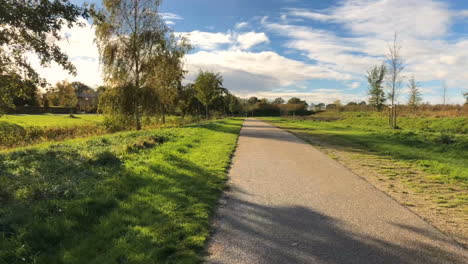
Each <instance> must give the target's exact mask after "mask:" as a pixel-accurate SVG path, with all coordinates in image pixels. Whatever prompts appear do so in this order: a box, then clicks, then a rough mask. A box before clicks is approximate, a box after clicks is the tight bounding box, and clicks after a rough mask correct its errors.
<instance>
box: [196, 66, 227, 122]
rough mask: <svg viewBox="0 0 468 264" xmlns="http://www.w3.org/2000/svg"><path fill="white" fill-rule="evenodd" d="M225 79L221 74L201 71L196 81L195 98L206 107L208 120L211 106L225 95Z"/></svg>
mask: <svg viewBox="0 0 468 264" xmlns="http://www.w3.org/2000/svg"><path fill="white" fill-rule="evenodd" d="M222 85H223V77H222V76H221V74H219V73H214V72H210V71H200V73H199V74H198V76H197V79H196V80H195V91H196V94H195V96H196V97H197V99H198V100H199V101H200V103H202V104H203V105H204V106H205V110H206V112H205V114H206V119H208V116H209V114H208V109H209V106H210V104H211V103H212V102H213V100H215V99H216V98H218V97H219V96H221V95H222V93H223V88H222Z"/></svg>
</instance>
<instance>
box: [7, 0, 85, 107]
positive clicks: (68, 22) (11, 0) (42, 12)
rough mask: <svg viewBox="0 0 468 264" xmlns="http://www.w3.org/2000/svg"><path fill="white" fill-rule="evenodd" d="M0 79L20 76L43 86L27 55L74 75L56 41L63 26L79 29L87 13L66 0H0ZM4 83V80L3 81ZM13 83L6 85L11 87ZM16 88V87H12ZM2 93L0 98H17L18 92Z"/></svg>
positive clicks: (60, 36)
mask: <svg viewBox="0 0 468 264" xmlns="http://www.w3.org/2000/svg"><path fill="white" fill-rule="evenodd" d="M0 6H1V8H0V25H1V26H0V78H1V79H5V78H6V76H12V75H17V76H21V80H22V81H24V80H29V81H30V82H33V83H35V84H41V85H42V86H45V84H46V81H45V80H44V79H42V78H40V76H39V74H38V73H37V72H36V71H35V70H34V69H33V68H32V67H31V65H30V64H29V62H28V60H27V56H26V55H27V54H31V53H32V54H35V55H37V56H38V57H39V61H40V64H41V65H42V66H46V65H48V64H50V63H51V62H56V63H57V64H58V65H60V66H62V67H63V68H64V69H65V70H67V71H68V72H70V73H72V74H74V73H75V72H76V69H75V67H74V66H73V64H72V63H71V62H70V61H69V59H68V56H67V55H66V54H65V53H64V52H62V50H61V49H60V47H59V46H58V44H56V43H57V42H56V41H58V40H60V39H62V38H63V36H62V35H60V31H61V30H62V29H63V28H64V27H72V26H74V25H78V26H82V25H83V24H82V23H81V22H80V20H79V19H80V18H87V17H88V10H87V9H86V8H82V7H79V6H77V5H74V4H71V3H70V1H68V0H50V1H45V0H24V1H18V0H0ZM3 81H5V80H3ZM13 86H15V85H14V84H9V87H10V88H12V87H13ZM16 88H18V87H16ZM6 90H7V89H4V90H3V91H2V97H4V98H6V97H7V96H10V97H11V96H18V95H20V94H21V93H22V91H21V89H14V90H9V93H8V94H7V93H5V92H6Z"/></svg>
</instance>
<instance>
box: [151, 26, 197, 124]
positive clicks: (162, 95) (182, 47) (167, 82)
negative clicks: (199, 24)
mask: <svg viewBox="0 0 468 264" xmlns="http://www.w3.org/2000/svg"><path fill="white" fill-rule="evenodd" d="M162 44H163V45H161V46H159V49H160V50H159V52H158V53H159V56H154V58H153V60H152V61H150V63H149V67H150V68H151V69H152V71H149V72H148V74H149V75H148V77H147V79H148V83H149V85H150V86H151V87H152V88H153V89H155V92H156V95H157V97H158V101H159V103H160V108H161V115H162V123H163V124H164V123H166V111H167V109H168V107H169V106H170V105H174V104H175V100H176V99H177V93H178V92H179V90H180V89H179V88H180V87H181V86H182V80H183V78H184V75H185V73H186V71H185V70H184V67H183V66H184V65H183V60H182V59H183V57H184V56H185V54H186V53H187V52H188V51H189V50H190V48H191V46H190V44H189V42H188V39H186V38H180V39H178V38H175V36H174V35H173V34H171V35H170V37H169V38H168V39H167V40H166V41H165V42H162Z"/></svg>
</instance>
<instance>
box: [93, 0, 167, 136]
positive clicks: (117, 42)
mask: <svg viewBox="0 0 468 264" xmlns="http://www.w3.org/2000/svg"><path fill="white" fill-rule="evenodd" d="M103 2H104V3H103V6H104V7H105V9H104V10H93V17H94V20H95V24H96V40H97V44H98V49H99V53H100V62H101V65H102V68H103V73H104V81H105V83H106V86H107V89H106V91H105V92H104V93H103V95H101V96H100V97H101V101H100V106H99V107H100V110H102V111H103V113H104V114H105V115H106V117H107V119H108V120H109V121H111V122H112V123H117V124H119V125H124V126H125V125H132V126H134V127H135V128H136V129H137V130H139V129H141V119H142V116H143V115H151V114H154V111H155V110H154V109H155V102H156V101H157V93H156V91H155V89H153V87H151V86H152V85H154V82H152V76H153V74H154V72H155V61H158V59H161V58H162V57H164V55H165V54H166V52H168V50H167V45H168V44H167V42H168V39H167V35H168V34H169V32H170V29H169V28H168V27H167V26H166V24H165V23H164V21H163V19H162V18H161V16H160V14H159V10H158V9H159V5H160V0H104V1H103Z"/></svg>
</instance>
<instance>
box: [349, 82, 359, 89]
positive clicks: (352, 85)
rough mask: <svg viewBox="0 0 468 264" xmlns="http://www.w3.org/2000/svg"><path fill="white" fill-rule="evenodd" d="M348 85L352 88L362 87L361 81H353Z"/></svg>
mask: <svg viewBox="0 0 468 264" xmlns="http://www.w3.org/2000/svg"><path fill="white" fill-rule="evenodd" d="M348 87H349V88H350V89H357V88H360V87H361V83H359V82H352V83H350V84H348Z"/></svg>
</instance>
